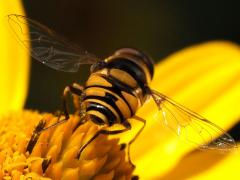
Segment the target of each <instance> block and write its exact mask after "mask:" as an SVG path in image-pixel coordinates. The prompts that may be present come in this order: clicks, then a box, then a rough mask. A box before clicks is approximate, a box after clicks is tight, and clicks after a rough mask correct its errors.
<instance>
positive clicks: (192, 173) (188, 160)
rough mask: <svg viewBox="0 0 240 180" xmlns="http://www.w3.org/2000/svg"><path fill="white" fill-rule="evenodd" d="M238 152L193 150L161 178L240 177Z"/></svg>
mask: <svg viewBox="0 0 240 180" xmlns="http://www.w3.org/2000/svg"><path fill="white" fill-rule="evenodd" d="M239 162H240V154H239V153H231V154H216V153H213V152H203V151H195V152H193V153H191V154H189V155H187V156H186V157H184V158H183V159H182V160H181V161H180V162H179V164H178V165H177V166H176V167H174V168H173V169H172V170H171V171H169V172H168V173H167V174H166V175H164V176H163V177H161V179H166V180H167V179H195V180H197V179H199V180H200V179H205V180H207V179H240V174H239V173H238V170H239Z"/></svg>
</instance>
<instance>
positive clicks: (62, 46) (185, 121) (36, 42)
mask: <svg viewBox="0 0 240 180" xmlns="http://www.w3.org/2000/svg"><path fill="white" fill-rule="evenodd" d="M8 23H9V25H10V27H11V29H12V31H13V32H14V34H15V35H16V37H17V39H18V41H20V43H21V44H22V45H23V46H25V47H26V48H28V46H29V44H31V48H30V52H31V55H32V57H33V58H34V59H36V60H38V61H40V62H41V63H43V64H45V65H47V66H49V67H51V68H53V69H55V70H59V71H65V72H77V71H78V69H79V66H80V65H82V64H95V63H97V62H98V61H100V60H99V59H98V58H97V57H96V56H94V55H93V54H90V53H88V52H87V51H85V50H84V49H82V48H80V47H79V46H77V45H75V44H73V43H72V42H69V41H68V40H66V39H65V38H63V37H61V36H59V35H57V34H56V33H55V32H54V31H52V30H50V29H49V28H47V27H46V26H44V25H42V24H40V23H38V22H36V21H34V20H31V19H29V18H27V17H24V16H21V15H16V14H11V15H8ZM25 25H27V26H29V31H24V29H23V26H25ZM29 36H30V37H29ZM150 91H151V92H150V95H151V96H152V98H153V99H154V101H155V103H156V105H157V106H158V110H159V111H158V113H160V115H161V116H162V118H159V121H160V120H162V122H163V123H164V124H165V125H166V126H167V127H168V128H169V129H170V130H172V131H173V132H174V133H175V134H176V135H177V136H179V137H180V138H181V139H183V140H184V141H187V142H188V143H191V144H193V145H196V146H197V147H198V148H200V149H216V150H220V151H229V150H233V149H235V148H236V147H237V146H236V143H235V141H234V139H233V138H232V137H231V136H230V135H229V134H227V133H226V132H225V131H224V130H223V129H221V128H220V127H218V126H217V125H215V124H214V123H212V122H210V121H208V120H207V119H205V118H203V117H201V116H200V115H198V114H196V113H194V112H192V111H191V110H189V109H187V108H186V107H184V106H182V105H180V104H178V103H176V102H174V101H173V100H171V99H170V98H168V97H166V96H165V95H163V94H161V93H159V92H157V91H154V90H150ZM156 124H157V123H156Z"/></svg>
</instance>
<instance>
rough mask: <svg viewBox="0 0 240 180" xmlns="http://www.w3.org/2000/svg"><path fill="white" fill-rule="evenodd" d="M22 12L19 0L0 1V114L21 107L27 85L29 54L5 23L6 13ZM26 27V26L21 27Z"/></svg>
mask: <svg viewBox="0 0 240 180" xmlns="http://www.w3.org/2000/svg"><path fill="white" fill-rule="evenodd" d="M12 13H15V14H22V15H23V14H24V11H23V7H22V4H21V1H20V0H13V1H11V2H9V1H1V3H0V39H1V42H0V49H1V53H0V61H1V65H0V84H1V88H0V114H1V113H7V112H8V111H16V110H19V109H21V108H22V107H23V105H24V102H25V99H26V93H27V85H28V70H29V55H28V52H27V51H26V49H24V48H22V47H21V45H20V44H19V42H17V41H16V39H15V38H14V35H13V33H12V32H11V31H10V29H9V27H8V25H7V17H6V16H7V15H8V14H12ZM22 28H24V29H27V27H22Z"/></svg>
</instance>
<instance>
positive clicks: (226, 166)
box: [0, 0, 240, 179]
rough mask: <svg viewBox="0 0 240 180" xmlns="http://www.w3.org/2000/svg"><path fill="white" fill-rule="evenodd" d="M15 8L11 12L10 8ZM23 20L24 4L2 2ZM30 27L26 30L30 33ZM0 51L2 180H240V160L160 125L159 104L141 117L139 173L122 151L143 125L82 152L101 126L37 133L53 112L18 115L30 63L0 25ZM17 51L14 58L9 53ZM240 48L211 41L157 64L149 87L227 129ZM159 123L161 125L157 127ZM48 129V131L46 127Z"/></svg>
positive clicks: (235, 113)
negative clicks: (136, 178)
mask: <svg viewBox="0 0 240 180" xmlns="http://www.w3.org/2000/svg"><path fill="white" fill-rule="evenodd" d="M10 5H12V7H11V6H10ZM11 13H18V14H23V12H22V8H21V4H20V3H19V1H17V0H16V2H15V4H13V3H12V4H11V3H1V4H0V15H1V16H6V15H7V14H11ZM25 28H27V27H25ZM0 36H1V39H3V41H1V44H0V48H1V49H3V51H2V52H3V53H1V55H0V56H1V57H0V58H1V61H3V62H2V63H1V66H0V73H1V76H0V83H1V85H2V88H1V90H0V91H1V92H0V113H3V112H4V113H7V112H8V115H5V116H2V117H1V118H0V127H1V128H0V134H1V138H0V178H1V179H26V178H32V179H60V178H61V179H90V178H94V179H112V178H114V179H130V178H131V177H132V176H133V174H137V175H138V176H139V177H140V178H141V179H216V178H221V179H222V178H231V179H234V178H235V179H238V178H240V175H239V174H238V173H236V172H237V168H238V167H239V166H238V162H239V160H240V155H239V154H238V153H235V152H230V153H229V154H217V153H215V152H212V151H206V152H200V151H197V150H196V149H195V147H193V146H191V145H188V144H186V143H185V142H182V141H180V140H179V139H178V137H176V136H175V135H174V134H172V133H171V132H170V131H169V130H168V128H166V127H164V126H161V125H159V124H160V121H161V118H159V117H158V116H157V115H156V114H157V113H156V112H157V107H156V105H155V103H154V102H153V100H150V101H148V102H147V103H146V104H145V105H144V106H143V107H142V108H140V109H139V111H138V112H137V115H138V116H140V117H142V118H144V119H146V120H147V126H146V128H145V129H144V131H143V133H142V134H141V135H140V137H139V138H138V139H137V140H136V142H135V143H134V144H133V145H132V146H131V157H132V160H133V161H134V163H135V164H136V169H135V171H133V167H132V166H131V165H130V164H129V163H128V162H127V160H126V159H125V154H126V153H125V151H124V146H123V145H122V144H121V143H123V142H127V141H128V140H129V139H130V138H131V136H133V134H134V132H136V131H137V130H138V128H139V127H140V126H139V124H137V123H135V122H133V121H134V120H133V119H132V120H131V122H132V123H133V130H131V131H129V132H127V133H124V134H122V135H120V142H119V139H118V138H116V137H113V138H108V137H107V136H100V137H99V138H98V139H96V141H94V142H93V143H91V144H90V145H89V146H88V147H87V148H86V150H85V151H84V152H83V154H82V156H81V158H80V160H77V159H76V158H75V157H76V153H77V151H78V150H79V147H80V146H81V145H82V144H83V143H84V142H86V141H87V139H89V137H91V135H93V134H94V133H95V132H96V131H97V130H98V129H99V126H96V125H94V124H93V123H91V122H87V123H85V124H84V125H81V126H77V122H78V121H79V117H78V116H76V115H73V116H71V118H70V120H68V122H66V123H65V124H62V125H60V126H58V127H55V128H51V129H49V130H47V131H44V132H42V133H41V134H40V135H39V134H37V133H35V132H34V129H35V128H36V127H37V126H41V125H43V124H44V123H45V122H46V124H47V125H49V124H52V123H53V122H56V120H57V118H56V117H54V116H53V115H52V114H47V113H45V114H39V113H38V112H32V111H22V112H17V113H16V112H15V113H9V111H13V110H19V109H21V107H22V106H23V104H24V100H25V96H26V92H27V82H28V69H29V61H28V59H29V58H28V55H27V52H26V51H25V50H21V49H22V48H21V47H20V46H19V44H18V42H16V41H15V40H14V38H13V37H12V35H11V33H9V30H8V29H7V28H6V27H5V26H3V25H2V24H1V25H0ZM11 52H14V53H11ZM239 59H240V49H239V46H237V45H235V44H232V43H230V42H222V41H216V42H209V43H206V44H201V45H197V46H193V47H190V48H187V49H184V50H182V51H180V52H177V53H175V54H173V55H172V56H170V57H168V58H166V59H165V60H163V61H162V62H161V63H159V64H158V65H157V66H156V68H155V76H154V80H153V82H152V84H151V88H153V89H155V90H157V91H159V92H161V93H163V94H165V95H167V96H169V97H171V98H172V99H174V100H176V101H178V102H180V103H181V104H183V105H185V106H186V107H189V108H190V109H193V110H194V111H196V112H198V113H199V114H202V115H203V116H205V117H207V118H208V119H210V120H211V121H212V122H214V123H215V124H218V125H219V126H220V127H222V128H224V129H225V130H228V129H229V128H231V127H232V126H233V125H234V124H236V123H237V120H238V119H239V117H240V112H239V101H240V93H239V92H240V73H239V72H240V61H239ZM156 119H158V121H159V123H158V122H156ZM47 125H46V126H47Z"/></svg>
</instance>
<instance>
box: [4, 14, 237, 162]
mask: <svg viewBox="0 0 240 180" xmlns="http://www.w3.org/2000/svg"><path fill="white" fill-rule="evenodd" d="M8 23H9V25H10V27H11V29H12V31H13V32H14V34H15V35H16V37H17V39H18V41H19V42H20V43H21V44H22V45H23V46H25V47H27V48H28V45H29V44H31V48H30V52H31V55H32V57H33V58H34V59H36V60H38V61H40V62H41V63H43V64H45V65H47V66H49V67H51V68H53V69H56V70H59V71H65V72H77V71H78V70H79V67H80V66H81V65H82V64H89V65H91V73H90V76H89V78H88V80H87V82H86V84H85V86H80V85H78V84H73V85H72V86H67V87H66V88H65V90H64V92H63V111H62V114H61V115H64V118H63V119H59V121H58V122H57V123H56V124H53V125H51V126H49V127H42V126H41V127H42V129H41V130H39V133H40V132H41V131H44V130H47V129H49V128H53V127H55V126H57V125H59V124H61V123H64V122H65V121H67V120H68V119H69V114H68V108H67V102H66V101H67V99H66V97H67V94H68V93H71V94H73V95H74V97H75V98H77V100H76V101H74V102H75V104H76V107H77V110H78V111H79V112H80V117H81V122H79V124H82V123H84V122H85V121H88V120H91V121H93V122H94V123H95V124H98V125H102V126H104V127H105V128H103V129H100V130H99V131H98V132H97V133H96V134H95V135H93V137H92V138H91V139H90V140H89V141H88V142H87V143H86V144H84V145H83V146H82V147H81V148H80V150H79V152H78V154H77V158H80V155H81V153H82V151H83V150H84V149H85V148H86V147H87V145H88V144H89V143H91V142H92V141H93V140H94V139H96V138H97V137H98V136H99V135H100V134H108V135H112V134H118V133H122V132H125V131H128V130H130V129H131V124H130V123H129V122H128V119H129V118H130V117H134V119H136V120H138V121H141V122H142V123H143V126H142V128H141V129H140V130H139V131H138V133H137V134H136V135H135V136H134V138H133V139H132V140H131V141H130V142H129V143H128V159H129V162H130V163H131V164H132V162H131V159H130V154H129V147H130V145H131V144H132V143H133V142H134V140H135V139H136V138H137V137H138V135H139V134H140V133H141V132H142V130H143V129H144V127H145V124H146V120H144V119H142V118H141V117H137V116H135V114H136V111H137V110H138V109H139V108H140V107H141V106H143V105H144V102H145V101H146V100H147V99H149V98H152V99H153V100H154V102H155V104H156V106H157V107H158V112H160V114H161V118H159V121H160V122H162V123H163V124H164V125H165V126H166V127H168V128H169V129H170V130H172V131H173V132H174V133H175V134H176V135H177V136H179V137H180V138H182V139H183V140H184V141H186V142H187V143H191V144H194V145H196V146H197V147H198V148H200V149H215V150H220V151H221V152H222V151H229V150H232V149H236V147H237V146H236V143H235V141H234V139H233V138H232V137H231V136H230V135H229V134H227V133H226V132H225V131H224V130H223V129H221V128H220V127H219V126H217V125H215V124H214V123H212V122H211V121H209V120H207V119H205V118H203V117H202V116H200V115H198V114H197V113H195V112H193V111H191V110H189V109H188V108H186V107H184V106H182V105H180V104H178V103H176V102H175V101H173V100H171V99H170V98H168V97H166V96H165V95H163V94H161V93H159V92H157V91H155V90H152V89H151V88H150V87H149V83H150V82H151V80H152V78H153V72H154V65H153V61H152V60H151V58H150V57H149V56H147V55H145V54H144V53H142V52H140V51H138V50H136V49H132V48H123V49H119V50H117V51H116V52H115V53H113V54H112V55H111V56H110V57H108V58H106V59H104V60H100V59H98V58H97V57H96V56H94V55H93V54H90V53H88V52H87V51H86V50H84V49H82V48H79V47H78V46H77V45H75V44H73V43H71V42H69V41H68V40H66V39H64V38H63V37H60V36H59V35H58V34H56V33H55V32H54V31H52V30H50V29H49V28H47V27H46V26H44V25H42V24H40V23H38V22H36V21H34V20H31V19H29V18H27V17H24V16H21V15H16V14H11V15H8ZM22 24H27V25H28V26H29V32H24V31H23V29H22V28H21V26H22ZM29 36H30V37H29ZM76 102H77V103H76ZM61 115H60V116H59V118H60V117H61ZM115 124H121V125H123V127H124V128H123V129H119V130H113V131H111V130H109V129H108V127H110V126H113V125H115ZM158 124H159V123H156V125H158ZM43 126H44V125H43ZM188 132H191V134H192V135H193V136H188ZM30 142H31V141H30ZM31 144H32V142H31Z"/></svg>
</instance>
